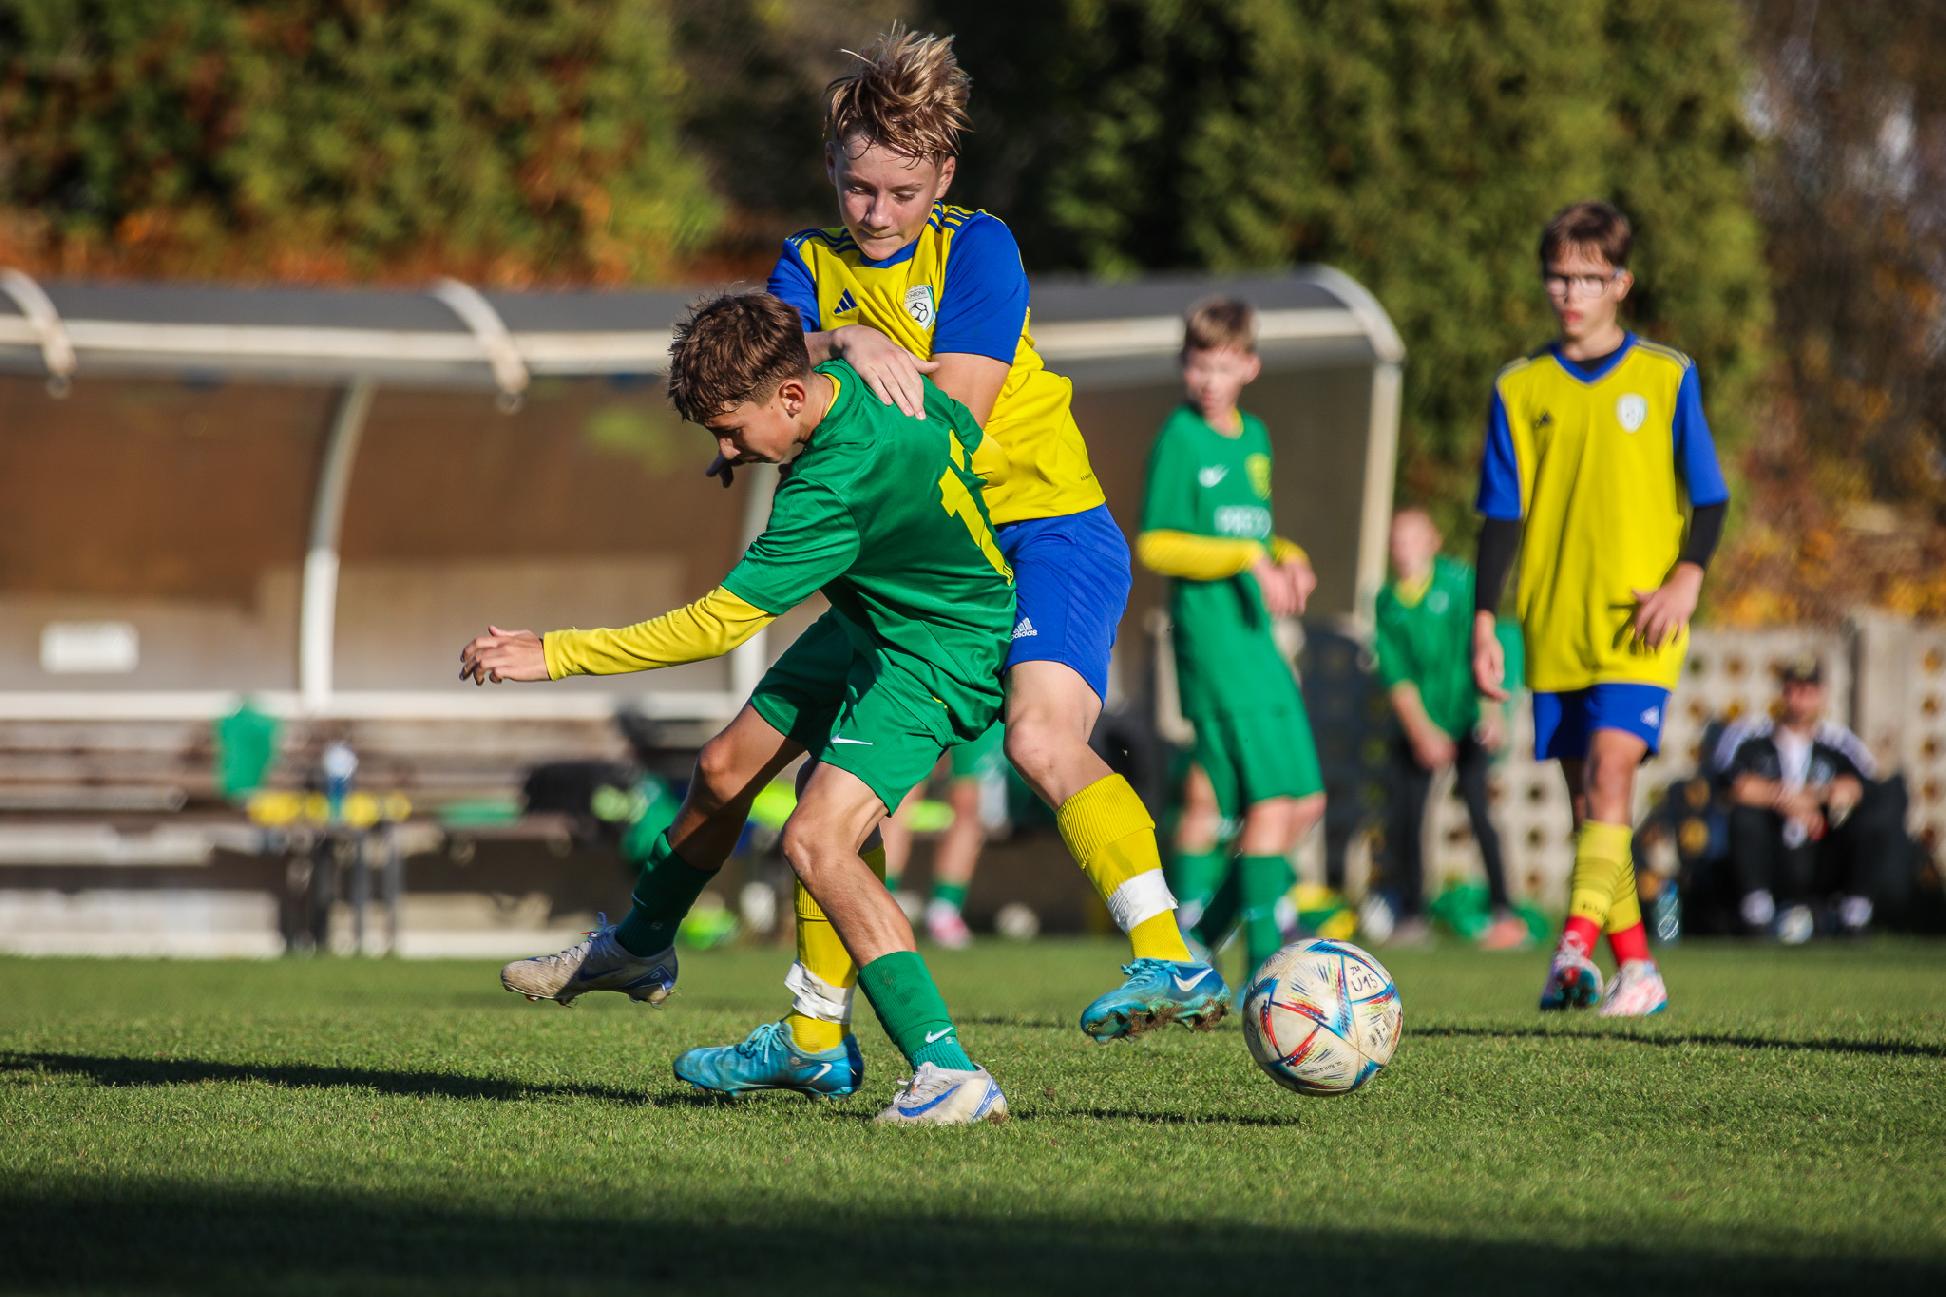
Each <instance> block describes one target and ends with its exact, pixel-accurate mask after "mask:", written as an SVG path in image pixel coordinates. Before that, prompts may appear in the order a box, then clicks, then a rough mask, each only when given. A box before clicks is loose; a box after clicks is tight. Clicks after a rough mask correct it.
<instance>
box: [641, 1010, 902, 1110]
mask: <svg viewBox="0 0 1946 1297" xmlns="http://www.w3.org/2000/svg"><path fill="white" fill-rule="evenodd" d="M675 1069H676V1078H677V1079H678V1080H682V1081H687V1082H689V1083H690V1084H691V1085H693V1086H696V1087H697V1088H698V1089H703V1090H713V1091H715V1092H716V1093H718V1094H744V1093H747V1092H748V1091H751V1090H795V1091H797V1093H799V1094H808V1095H811V1096H812V1097H814V1098H821V1099H836V1098H839V1097H840V1096H842V1095H847V1094H850V1093H851V1092H852V1091H853V1090H856V1089H857V1088H858V1086H859V1083H860V1082H862V1081H863V1080H864V1079H865V1060H864V1059H863V1058H861V1057H860V1056H859V1053H858V1038H857V1037H856V1036H852V1035H849V1034H848V1035H846V1037H845V1039H844V1042H843V1043H842V1044H840V1045H839V1046H838V1047H837V1048H835V1049H825V1050H819V1051H817V1052H812V1051H809V1050H803V1049H799V1048H798V1047H797V1044H796V1042H795V1041H793V1040H792V1039H791V1032H790V1028H789V1027H786V1026H785V1025H784V1024H783V1023H781V1022H766V1023H765V1024H764V1025H763V1026H761V1027H759V1028H757V1029H756V1030H755V1031H753V1032H751V1033H750V1034H749V1035H748V1036H745V1037H744V1038H743V1039H742V1040H741V1041H739V1042H738V1043H737V1044H734V1045H716V1046H712V1047H710V1048H706V1049H692V1050H689V1051H688V1052H687V1053H684V1054H681V1055H679V1056H678V1057H677V1059H676V1063H675Z"/></svg>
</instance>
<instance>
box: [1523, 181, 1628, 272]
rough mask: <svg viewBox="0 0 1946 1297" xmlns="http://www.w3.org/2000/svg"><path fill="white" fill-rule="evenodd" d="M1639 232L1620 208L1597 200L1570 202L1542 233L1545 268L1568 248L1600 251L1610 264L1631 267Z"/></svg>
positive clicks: (1543, 264)
mask: <svg viewBox="0 0 1946 1297" xmlns="http://www.w3.org/2000/svg"><path fill="white" fill-rule="evenodd" d="M1634 242H1635V231H1634V230H1632V229H1630V228H1629V223H1628V217H1626V216H1624V215H1622V213H1621V211H1620V209H1618V208H1616V207H1612V206H1610V205H1609V204H1607V203H1604V202H1600V201H1599V200H1596V199H1592V198H1589V199H1584V200H1582V201H1581V202H1578V203H1570V204H1569V205H1568V206H1566V207H1563V208H1562V209H1561V210H1560V211H1558V212H1556V213H1554V219H1553V220H1551V221H1549V222H1548V223H1547V228H1546V229H1544V230H1542V231H1541V265H1542V267H1543V268H1545V267H1546V265H1547V263H1548V262H1550V261H1552V260H1554V258H1555V257H1556V256H1558V255H1559V254H1560V253H1561V252H1563V251H1565V250H1566V249H1568V248H1585V249H1587V250H1589V251H1592V252H1599V253H1600V254H1601V255H1602V256H1603V257H1604V258H1606V259H1607V261H1608V264H1609V265H1611V266H1613V267H1615V269H1617V270H1620V269H1621V268H1622V267H1624V266H1626V265H1627V264H1628V250H1629V246H1630V245H1631V244H1633V243H1634Z"/></svg>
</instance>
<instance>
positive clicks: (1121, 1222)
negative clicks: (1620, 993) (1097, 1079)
mask: <svg viewBox="0 0 1946 1297" xmlns="http://www.w3.org/2000/svg"><path fill="white" fill-rule="evenodd" d="M925 1142H926V1144H927V1145H928V1146H929V1147H928V1148H927V1149H926V1150H925V1151H924V1152H920V1151H919V1150H917V1149H915V1154H914V1156H915V1165H916V1164H917V1162H918V1159H921V1158H929V1157H937V1156H939V1151H938V1148H937V1145H936V1143H935V1142H934V1141H930V1140H928V1141H925ZM535 1174H536V1176H537V1177H540V1176H547V1175H558V1176H559V1177H560V1183H558V1184H554V1185H551V1186H543V1185H541V1184H539V1183H537V1184H536V1185H535V1188H536V1189H537V1190H539V1189H543V1188H545V1189H546V1193H545V1200H546V1201H547V1202H548V1203H549V1204H550V1205H551V1209H550V1210H548V1211H546V1212H545V1213H541V1212H537V1211H535V1210H533V1209H531V1208H530V1209H516V1208H515V1207H513V1206H509V1207H508V1208H507V1209H506V1210H505V1211H486V1210H481V1209H478V1208H475V1207H469V1206H461V1205H454V1204H449V1203H443V1202H439V1203H435V1202H427V1201H425V1200H423V1199H416V1198H400V1197H396V1196H383V1197H381V1196H368V1195H358V1194H351V1193H345V1192H342V1191H340V1192H318V1193H305V1192H296V1191H291V1190H284V1189H263V1190H240V1189H232V1188H218V1189H210V1188H208V1187H193V1186H173V1185H162V1184H147V1185H131V1186H126V1187H119V1188H114V1189H103V1190H97V1189H80V1190H76V1189H70V1188H60V1189H48V1188H41V1189H33V1190H28V1189H25V1188H9V1189H6V1190H0V1249H4V1250H3V1251H0V1255H4V1256H6V1258H7V1262H8V1264H7V1266H6V1267H5V1270H6V1271H7V1273H8V1279H7V1282H6V1285H5V1286H6V1287H8V1288H9V1289H13V1288H16V1287H21V1288H28V1289H36V1290H42V1291H47V1290H53V1289H60V1290H67V1291H99V1290H103V1289H112V1290H114V1291H118V1292H131V1293H151V1292H153V1293H164V1292H166V1293H185V1292H194V1293H229V1292H249V1293H252V1294H257V1293H261V1292H264V1291H279V1290H291V1289H301V1290H302V1291H304V1292H307V1293H336V1292H344V1293H358V1294H366V1293H371V1292H375V1291H387V1292H391V1291H418V1290H420V1289H422V1288H423V1289H426V1290H431V1289H433V1288H434V1287H435V1286H436V1287H437V1289H438V1290H440V1291H445V1292H462V1293H466V1294H468V1297H485V1295H486V1294H491V1293H501V1292H506V1293H529V1292H532V1291H533V1290H534V1289H535V1287H536V1286H540V1285H545V1286H547V1287H555V1286H561V1285H564V1284H567V1285H572V1287H573V1288H574V1289H575V1290H576V1291H583V1290H590V1289H591V1286H592V1289H591V1290H593V1291H609V1290H614V1291H634V1292H651V1293H655V1292H673V1291H681V1292H715V1293H743V1292H777V1291H788V1292H791V1293H793V1294H795V1295H804V1294H815V1293H820V1292H826V1291H830V1292H841V1293H844V1294H846V1295H847V1297H860V1295H861V1294H870V1293H878V1292H892V1291H898V1292H915V1291H918V1292H925V1293H928V1294H940V1293H973V1292H977V1293H997V1292H1006V1293H1010V1294H1013V1293H1040V1292H1049V1293H1064V1294H1066V1293H1074V1292H1087V1291H1100V1290H1102V1289H1104V1288H1106V1289H1108V1290H1110V1291H1113V1292H1114V1293H1116V1294H1117V1297H1134V1295H1137V1294H1145V1293H1166V1294H1169V1295H1170V1297H1180V1294H1183V1293H1199V1292H1207V1291H1211V1290H1212V1287H1214V1290H1216V1291H1223V1292H1270V1291H1285V1290H1289V1289H1291V1288H1293V1287H1302V1286H1306V1285H1305V1282H1304V1277H1305V1276H1306V1275H1312V1276H1316V1275H1328V1276H1329V1277H1330V1287H1331V1288H1332V1290H1333V1291H1337V1292H1356V1293H1359V1294H1361V1297H1374V1295H1376V1294H1385V1293H1394V1292H1414V1293H1417V1292H1438V1293H1461V1294H1465V1293H1474V1292H1479V1293H1492V1294H1495V1297H1505V1295H1508V1294H1528V1293H1533V1294H1546V1295H1547V1297H1558V1294H1559V1293H1561V1292H1563V1291H1571V1292H1575V1293H1581V1294H1600V1293H1606V1292H1616V1293H1629V1294H1635V1293H1639V1292H1642V1291H1645V1290H1646V1291H1653V1292H1655V1293H1657V1295H1658V1297H1680V1295H1683V1294H1689V1293H1722V1292H1728V1291H1742V1292H1766V1293H1785V1292H1804V1293H1819V1294H1828V1293H1829V1292H1832V1291H1847V1292H1860V1291H1869V1292H1872V1293H1874V1294H1892V1293H1900V1292H1915V1293H1917V1292H1937V1291H1939V1284H1940V1282H1941V1280H1942V1279H1946V1268H1943V1267H1941V1266H1939V1265H1929V1264H1926V1263H1924V1262H1917V1261H1899V1260H1889V1259H1886V1258H1883V1257H1872V1256H1847V1257H1839V1256H1831V1257H1809V1258H1807V1257H1801V1256H1800V1257H1789V1258H1771V1257H1765V1256H1761V1255H1748V1254H1744V1255H1736V1254H1733V1253H1729V1252H1727V1251H1726V1252H1713V1251H1712V1252H1703V1251H1697V1250H1689V1249H1684V1248H1682V1247H1672V1246H1670V1245H1669V1244H1668V1242H1667V1241H1666V1240H1661V1241H1658V1242H1656V1243H1655V1245H1654V1246H1643V1247H1640V1248H1631V1247H1616V1246H1613V1245H1609V1244H1605V1243H1602V1242H1598V1241H1595V1240H1590V1242H1589V1243H1588V1244H1587V1245H1586V1246H1581V1245H1575V1244H1565V1245H1563V1244H1548V1243H1538V1242H1533V1241H1515V1240H1459V1241H1455V1240H1450V1239H1442V1238H1436V1237H1432V1236H1428V1235H1425V1234H1418V1233H1413V1232H1412V1231H1411V1230H1410V1229H1409V1227H1398V1228H1393V1229H1382V1228H1377V1227H1375V1226H1372V1225H1369V1224H1353V1223H1350V1222H1331V1223H1330V1224H1329V1225H1328V1227H1327V1226H1325V1225H1322V1224H1321V1223H1320V1222H1316V1221H1305V1220H1303V1219H1302V1218H1301V1212H1302V1207H1301V1205H1300V1204H1298V1203H1295V1202H1294V1203H1293V1204H1292V1205H1293V1208H1294V1211H1293V1217H1294V1219H1293V1220H1292V1223H1291V1224H1289V1225H1286V1226H1282V1227H1277V1228H1263V1227H1258V1228H1247V1227H1242V1226H1216V1227H1208V1226H1198V1225H1194V1224H1190V1223H1187V1222H1183V1221H1155V1222H1153V1223H1151V1224H1149V1225H1146V1226H1145V1225H1142V1224H1138V1223H1135V1222H1132V1221H1131V1220H1130V1219H1128V1218H1127V1217H1126V1216H1125V1215H1117V1216H1115V1217H1114V1218H1113V1219H1101V1218H1095V1217H1093V1216H1082V1215H1069V1216H1051V1215H1049V1214H1047V1213H1044V1212H1035V1211H1033V1210H1032V1209H1031V1208H1023V1207H1022V1206H1021V1204H1020V1203H1019V1202H1018V1201H1015V1200H1008V1199H1000V1200H995V1199H984V1200H980V1199H976V1200H971V1201H969V1202H968V1204H967V1206H966V1209H965V1210H964V1211H963V1212H960V1213H956V1214H955V1215H953V1216H952V1217H950V1218H948V1217H944V1216H940V1215H920V1216H911V1217H904V1218H901V1217H897V1216H888V1215H887V1214H886V1213H885V1212H884V1211H882V1210H869V1211H868V1210H867V1209H865V1208H863V1207H857V1206H838V1207H833V1206H832V1205H831V1204H830V1203H829V1202H828V1201H824V1202H820V1201H818V1200H817V1199H815V1198H813V1197H811V1196H808V1195H802V1194H792V1193H788V1191H786V1192H784V1193H778V1192H772V1193H768V1194H764V1193H760V1192H758V1193H752V1195H751V1196H750V1197H749V1198H748V1199H747V1200H732V1199H726V1198H725V1197H724V1196H723V1195H722V1194H721V1193H720V1192H718V1193H712V1192H711V1186H708V1185H698V1186H691V1187H690V1191H688V1192H682V1191H676V1190H677V1187H676V1186H670V1188H671V1190H672V1191H671V1192H669V1193H665V1194H659V1195H649V1196H645V1197H642V1198H640V1199H637V1200H632V1201H630V1202H629V1203H627V1204H614V1203H603V1204H599V1205H597V1204H594V1203H587V1204H583V1203H582V1202H580V1200H579V1199H578V1198H577V1194H576V1186H575V1184H574V1180H573V1174H574V1173H573V1171H572V1169H571V1168H568V1169H556V1168H536V1171H535ZM536 1201H539V1199H538V1198H537V1199H536ZM813 1240H815V1241H816V1243H817V1244H819V1247H818V1251H819V1253H820V1255H821V1256H822V1258H823V1260H822V1261H821V1262H819V1263H815V1264H808V1263H807V1262H806V1260H805V1247H806V1245H807V1242H809V1241H813ZM1724 1242H1725V1244H1726V1245H1729V1244H1732V1243H1733V1240H1730V1239H1725V1240H1724Z"/></svg>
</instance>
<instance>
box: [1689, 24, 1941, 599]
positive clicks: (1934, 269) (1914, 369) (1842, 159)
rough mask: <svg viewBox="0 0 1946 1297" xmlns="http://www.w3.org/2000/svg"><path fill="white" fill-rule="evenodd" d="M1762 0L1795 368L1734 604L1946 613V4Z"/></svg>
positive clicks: (1757, 463)
mask: <svg viewBox="0 0 1946 1297" xmlns="http://www.w3.org/2000/svg"><path fill="white" fill-rule="evenodd" d="M1750 10H1751V24H1750V42H1749V57H1750V59H1751V61H1752V64H1753V67H1754V68H1755V72H1756V79H1755V82H1754V87H1753V90H1754V93H1753V94H1752V96H1751V100H1750V117H1751V120H1752V122H1753V123H1754V125H1755V127H1756V129H1757V131H1758V134H1759V136H1760V137H1761V138H1762V139H1763V141H1764V144H1765V148H1764V150H1763V152H1762V154H1761V155H1760V157H1761V165H1760V167H1759V169H1758V172H1757V178H1756V184H1755V193H1756V201H1757V207H1758V211H1759V213H1760V215H1761V217H1762V219H1763V222H1764V226H1765V231H1766V236H1767V238H1766V251H1767V254H1768V257H1769V261H1770V266H1771V274H1772V279H1773V282H1774V284H1775V289H1774V292H1775V298H1776V303H1777V321H1776V329H1775V337H1776V346H1777V350H1778V353H1779V355H1780V357H1781V368H1782V373H1781V375H1780V379H1781V381H1780V382H1779V383H1778V384H1777V386H1776V388H1775V390H1774V397H1775V399H1774V401H1773V402H1772V405H1771V410H1772V414H1773V420H1774V424H1775V426H1774V427H1773V428H1772V429H1771V430H1769V431H1768V432H1767V433H1766V434H1765V436H1763V437H1762V438H1760V439H1759V441H1758V444H1757V445H1755V446H1754V447H1753V448H1752V452H1751V455H1750V461H1749V465H1748V469H1749V488H1750V490H1749V494H1750V497H1751V500H1750V505H1749V507H1748V508H1746V510H1745V511H1744V512H1745V522H1744V525H1743V526H1742V527H1741V528H1739V530H1738V532H1737V533H1736V536H1735V538H1734V541H1733V543H1732V545H1731V546H1730V549H1729V552H1728V553H1727V554H1726V556H1725V569H1724V575H1725V577H1726V581H1725V583H1724V593H1725V595H1726V598H1725V599H1723V600H1722V601H1721V602H1720V605H1719V606H1720V607H1721V609H1722V611H1723V612H1724V614H1725V615H1726V616H1727V617H1728V618H1729V619H1730V620H1732V621H1735V622H1739V623H1747V624H1759V623H1763V622H1770V621H1778V620H1802V619H1810V620H1831V619H1835V618H1837V617H1840V616H1842V615H1843V613H1844V612H1845V611H1846V610H1847V609H1849V608H1851V607H1853V606H1855V605H1857V604H1859V603H1861V602H1870V603H1874V604H1878V605H1880V606H1883V607H1887V608H1890V609H1893V610H1895V611H1899V612H1904V613H1908V614H1911V615H1914V616H1925V617H1941V616H1946V530H1943V528H1946V462H1943V461H1942V458H1941V445H1940V440H1941V437H1942V436H1943V435H1946V4H1941V3H1940V2H1939V0H1922V2H1921V3H1915V4H1908V5H1881V4H1834V3H1813V2H1811V0H1752V3H1751V5H1750Z"/></svg>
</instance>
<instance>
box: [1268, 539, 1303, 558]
mask: <svg viewBox="0 0 1946 1297" xmlns="http://www.w3.org/2000/svg"><path fill="white" fill-rule="evenodd" d="M1294 558H1301V559H1303V560H1304V561H1305V562H1306V563H1309V562H1310V561H1311V554H1310V551H1309V550H1307V549H1305V548H1304V547H1303V546H1302V545H1300V544H1298V543H1297V542H1296V541H1294V540H1286V539H1284V538H1283V537H1282V536H1272V537H1271V538H1270V559H1271V562H1273V563H1288V562H1290V561H1291V560H1292V559H1294Z"/></svg>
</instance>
